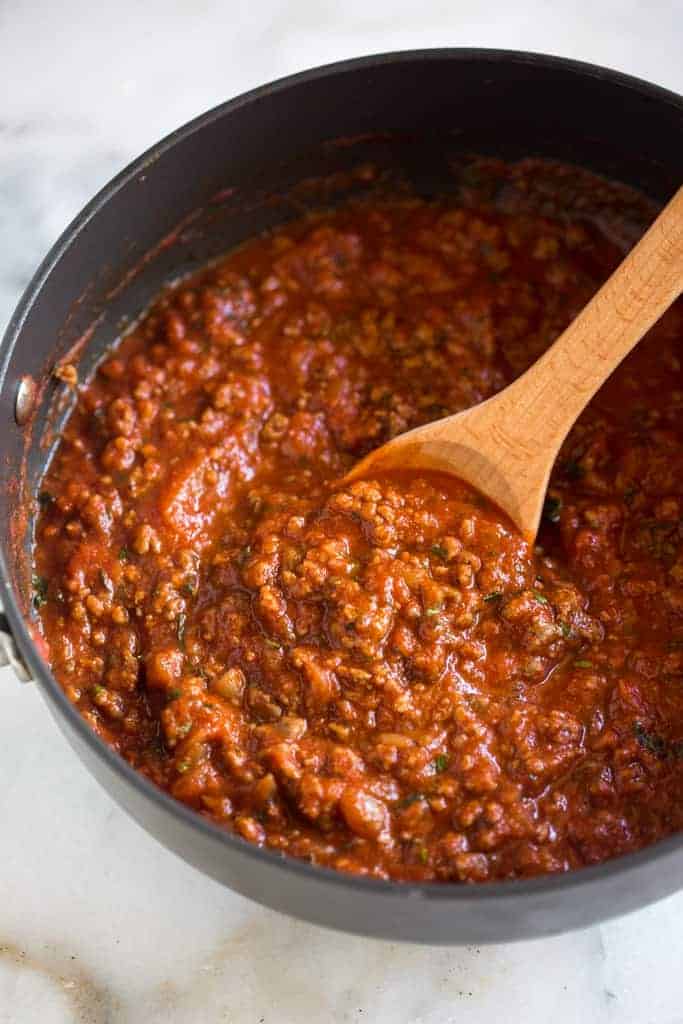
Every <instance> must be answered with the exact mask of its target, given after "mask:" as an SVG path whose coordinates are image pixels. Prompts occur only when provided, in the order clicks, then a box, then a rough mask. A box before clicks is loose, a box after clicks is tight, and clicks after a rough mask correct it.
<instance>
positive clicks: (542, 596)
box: [531, 590, 548, 604]
mask: <svg viewBox="0 0 683 1024" xmlns="http://www.w3.org/2000/svg"><path fill="white" fill-rule="evenodd" d="M531 593H532V594H533V595H534V597H535V598H536V600H537V601H540V602H541V604H547V603H548V598H547V597H546V596H545V594H542V593H541V591H540V590H532V591H531Z"/></svg>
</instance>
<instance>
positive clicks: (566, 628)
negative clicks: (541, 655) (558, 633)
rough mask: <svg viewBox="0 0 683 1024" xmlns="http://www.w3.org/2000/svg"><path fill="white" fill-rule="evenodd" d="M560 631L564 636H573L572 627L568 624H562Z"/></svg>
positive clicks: (560, 624)
mask: <svg viewBox="0 0 683 1024" xmlns="http://www.w3.org/2000/svg"><path fill="white" fill-rule="evenodd" d="M559 626H560V629H561V630H562V636H564V637H567V636H571V635H572V627H571V626H570V625H569V623H568V622H560V623H559Z"/></svg>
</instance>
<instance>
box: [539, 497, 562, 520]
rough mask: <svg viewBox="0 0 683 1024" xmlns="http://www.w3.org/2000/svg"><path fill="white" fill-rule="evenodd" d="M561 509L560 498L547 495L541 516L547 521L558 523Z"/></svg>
mask: <svg viewBox="0 0 683 1024" xmlns="http://www.w3.org/2000/svg"><path fill="white" fill-rule="evenodd" d="M561 511H562V498H551V497H547V498H546V499H545V502H544V504H543V518H544V519H546V520H547V521H548V522H549V523H559V521H560V512H561Z"/></svg>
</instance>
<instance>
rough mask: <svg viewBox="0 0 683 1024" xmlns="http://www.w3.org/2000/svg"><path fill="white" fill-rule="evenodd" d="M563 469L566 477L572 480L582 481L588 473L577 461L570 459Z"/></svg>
mask: <svg viewBox="0 0 683 1024" xmlns="http://www.w3.org/2000/svg"><path fill="white" fill-rule="evenodd" d="M562 468H563V469H564V473H565V476H567V477H569V479H570V480H580V479H581V477H582V476H584V474H585V472H586V471H585V469H584V468H583V466H580V465H579V463H578V462H577V461H576V459H568V461H567V462H565V464H564V466H563V467H562Z"/></svg>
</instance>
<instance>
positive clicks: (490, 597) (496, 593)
mask: <svg viewBox="0 0 683 1024" xmlns="http://www.w3.org/2000/svg"><path fill="white" fill-rule="evenodd" d="M502 596H503V592H502V591H501V590H492V591H491V593H490V594H487V595H486V597H485V598H484V600H485V601H486V603H487V604H488V603H489V602H491V601H500V599H501V597H502Z"/></svg>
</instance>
